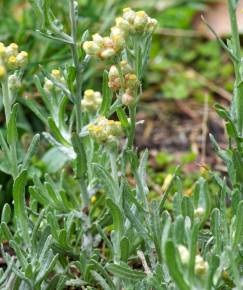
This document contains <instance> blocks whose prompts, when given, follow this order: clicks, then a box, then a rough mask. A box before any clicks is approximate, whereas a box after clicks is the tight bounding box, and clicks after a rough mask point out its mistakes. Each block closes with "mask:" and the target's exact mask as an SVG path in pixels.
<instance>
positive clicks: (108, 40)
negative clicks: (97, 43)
mask: <svg viewBox="0 0 243 290" xmlns="http://www.w3.org/2000/svg"><path fill="white" fill-rule="evenodd" d="M103 46H104V47H105V48H113V46H114V43H113V40H112V39H111V38H110V37H108V36H106V37H104V38H103Z"/></svg>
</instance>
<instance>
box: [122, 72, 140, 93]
mask: <svg viewBox="0 0 243 290" xmlns="http://www.w3.org/2000/svg"><path fill="white" fill-rule="evenodd" d="M138 84H139V81H138V79H137V76H136V75H135V74H131V73H128V74H126V75H125V86H126V88H129V89H134V88H136V87H137V86H138Z"/></svg>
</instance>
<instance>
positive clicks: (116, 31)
mask: <svg viewBox="0 0 243 290" xmlns="http://www.w3.org/2000/svg"><path fill="white" fill-rule="evenodd" d="M116 36H120V37H124V31H123V30H122V29H121V28H119V27H117V26H113V27H111V34H110V37H111V38H113V37H116Z"/></svg>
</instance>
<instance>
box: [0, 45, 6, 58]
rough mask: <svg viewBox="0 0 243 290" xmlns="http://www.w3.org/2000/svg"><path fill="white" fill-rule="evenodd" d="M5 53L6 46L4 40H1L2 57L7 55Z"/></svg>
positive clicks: (0, 51)
mask: <svg viewBox="0 0 243 290" xmlns="http://www.w3.org/2000/svg"><path fill="white" fill-rule="evenodd" d="M5 53H6V47H5V45H4V44H3V43H2V42H0V57H3V56H5Z"/></svg>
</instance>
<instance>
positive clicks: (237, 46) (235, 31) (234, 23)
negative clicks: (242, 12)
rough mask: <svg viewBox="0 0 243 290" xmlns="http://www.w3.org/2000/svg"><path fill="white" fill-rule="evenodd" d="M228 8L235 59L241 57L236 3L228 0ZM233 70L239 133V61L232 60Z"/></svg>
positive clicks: (242, 116) (242, 106)
mask: <svg viewBox="0 0 243 290" xmlns="http://www.w3.org/2000/svg"><path fill="white" fill-rule="evenodd" d="M228 9H229V15H230V23H231V34H232V49H233V54H234V55H235V57H236V59H237V60H240V59H241V46H240V36H239V30H238V24H237V18H236V5H235V4H234V3H233V1H232V0H228ZM233 63H234V70H235V78H236V80H235V87H234V98H235V100H234V104H235V109H236V115H237V127H238V130H239V133H240V135H242V133H243V99H242V96H241V95H242V92H241V90H242V89H241V88H240V82H241V74H240V62H239V61H236V60H234V62H233Z"/></svg>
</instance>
